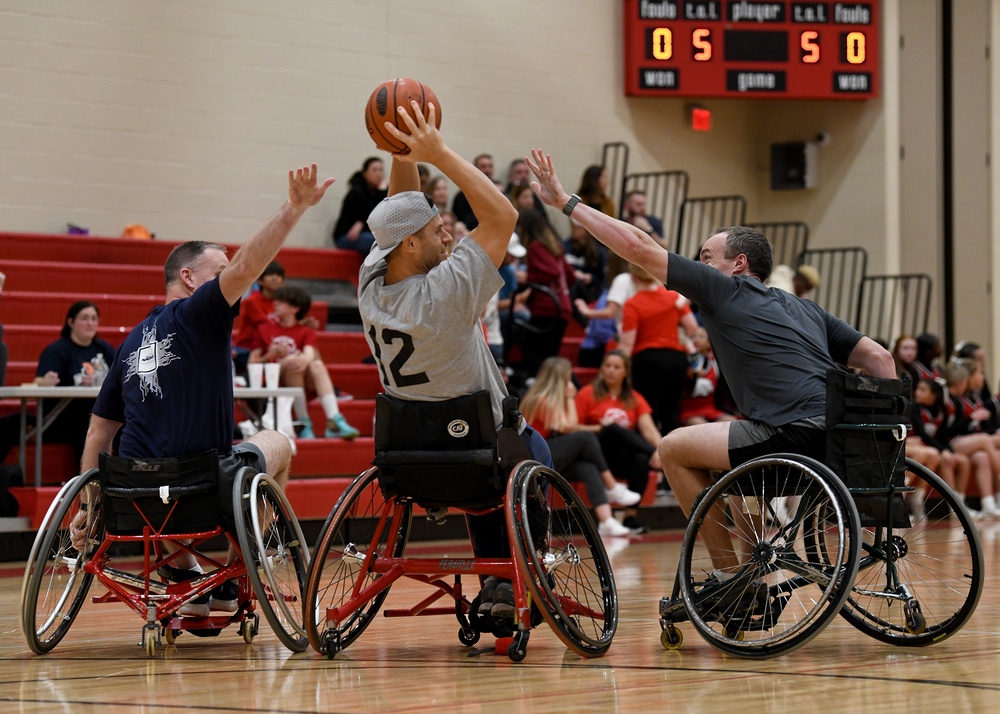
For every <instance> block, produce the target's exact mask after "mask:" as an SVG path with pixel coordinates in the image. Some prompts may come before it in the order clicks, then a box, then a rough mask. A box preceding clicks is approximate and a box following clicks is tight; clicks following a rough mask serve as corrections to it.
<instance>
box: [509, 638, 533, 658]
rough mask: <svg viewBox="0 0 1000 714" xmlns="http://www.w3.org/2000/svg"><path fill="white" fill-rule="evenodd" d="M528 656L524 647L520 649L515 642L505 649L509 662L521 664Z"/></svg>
mask: <svg viewBox="0 0 1000 714" xmlns="http://www.w3.org/2000/svg"><path fill="white" fill-rule="evenodd" d="M527 655H528V650H527V648H526V647H521V646H520V645H518V643H517V642H515V643H514V644H512V645H511V646H510V647H508V648H507V656H508V657H510V661H511V662H521V661H523V660H524V658H525V657H526V656H527Z"/></svg>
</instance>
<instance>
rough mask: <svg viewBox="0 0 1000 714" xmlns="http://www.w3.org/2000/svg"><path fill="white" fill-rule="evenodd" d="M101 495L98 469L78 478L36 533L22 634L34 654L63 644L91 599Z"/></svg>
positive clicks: (28, 569)
mask: <svg viewBox="0 0 1000 714" xmlns="http://www.w3.org/2000/svg"><path fill="white" fill-rule="evenodd" d="M102 496H103V492H102V490H101V484H100V481H99V480H98V473H97V469H91V470H90V471H87V472H86V473H85V474H81V475H80V476H76V477H75V478H73V479H72V480H70V482H69V483H67V484H66V485H65V486H63V487H62V489H61V490H60V491H59V494H58V495H57V496H56V498H55V500H54V501H53V502H52V505H51V506H49V510H48V513H46V514H45V520H43V521H42V525H41V527H40V528H39V529H38V535H37V536H36V537H35V542H34V545H32V547H31V554H30V555H29V556H28V564H27V567H26V568H25V571H24V580H23V581H22V584H21V632H23V633H24V637H25V639H26V640H27V642H28V647H30V648H31V651H32V652H34V653H35V654H45V653H46V652H48V651H49V650H51V649H52V648H53V647H55V646H56V645H57V644H59V642H60V640H62V638H63V637H64V636H65V635H66V633H67V632H68V631H69V628H70V625H72V624H73V620H74V618H76V614H77V613H78V612H79V611H80V607H81V606H82V605H83V601H84V600H85V599H86V597H87V591H88V590H89V589H90V583H91V581H92V580H93V575H91V574H90V573H86V572H84V565H85V564H86V563H87V561H88V560H89V558H90V556H92V555H93V554H94V552H95V551H97V549H98V548H99V547H100V545H101V543H102V542H103V541H104V508H103V505H104V504H103V498H102ZM81 503H86V510H80V504H81ZM74 517H76V518H77V519H78V520H79V530H78V531H77V537H76V538H75V539H74V538H73V537H72V536H71V532H70V523H71V521H72V520H73V519H74ZM74 540H75V545H74Z"/></svg>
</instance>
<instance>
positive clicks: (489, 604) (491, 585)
mask: <svg viewBox="0 0 1000 714" xmlns="http://www.w3.org/2000/svg"><path fill="white" fill-rule="evenodd" d="M499 583H500V578H498V577H497V576H495V575H490V576H489V577H487V578H486V580H485V581H484V582H483V589H482V590H480V591H479V609H478V610H477V611H476V612H478V613H479V614H480V615H489V614H491V613H492V611H493V597H494V594H495V593H496V587H497V585H498V584H499Z"/></svg>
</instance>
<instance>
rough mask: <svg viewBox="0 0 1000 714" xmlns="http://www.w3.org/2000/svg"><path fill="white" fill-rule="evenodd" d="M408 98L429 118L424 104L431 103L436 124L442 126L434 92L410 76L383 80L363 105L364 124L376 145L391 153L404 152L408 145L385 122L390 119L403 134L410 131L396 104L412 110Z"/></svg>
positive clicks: (439, 107)
mask: <svg viewBox="0 0 1000 714" xmlns="http://www.w3.org/2000/svg"><path fill="white" fill-rule="evenodd" d="M410 101H416V102H417V103H418V104H419V105H420V108H421V109H422V110H423V112H424V119H429V118H430V117H429V115H428V109H427V104H428V103H429V102H433V103H434V114H435V122H434V123H435V125H436V126H437V127H438V128H439V129H440V128H441V105H440V104H438V98H437V95H436V94H434V92H433V91H432V90H431V88H430V87H428V86H427V85H425V84H422V83H421V82H418V81H417V80H415V79H410V78H409V77H403V78H401V79H390V80H389V81H388V82H382V84H380V85H378V87H376V88H375V91H374V92H372V95H371V96H370V97H368V105H367V106H366V107H365V126H366V127H367V128H368V133H369V135H371V137H372V141H374V142H375V145H376V146H377V147H378V148H380V149H383V150H384V151H388V152H389V153H391V154H405V153H407V152H408V151H409V148H407V146H406V145H405V144H403V143H402V142H400V141H398V140H397V139H396V138H395V137H394V136H392V134H390V133H389V132H388V131H386V129H385V126H384V125H385V122H391V123H392V124H393V126H395V127H396V128H397V129H399V130H400V131H401V132H403V133H404V134H409V133H410V132H409V130H408V129H407V128H406V124H405V123H403V121H402V120H401V118H400V116H399V113H398V112H397V111H396V108H397V107H400V106H402V107H406V109H407V110H408V111H410V110H412V107H411V106H410Z"/></svg>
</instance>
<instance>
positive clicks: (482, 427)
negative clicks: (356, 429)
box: [372, 391, 528, 508]
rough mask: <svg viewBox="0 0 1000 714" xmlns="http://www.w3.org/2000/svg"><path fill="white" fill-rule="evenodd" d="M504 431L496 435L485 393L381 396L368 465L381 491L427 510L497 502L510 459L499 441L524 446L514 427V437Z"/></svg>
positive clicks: (497, 503)
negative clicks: (417, 397)
mask: <svg viewBox="0 0 1000 714" xmlns="http://www.w3.org/2000/svg"><path fill="white" fill-rule="evenodd" d="M513 403H514V409H515V410H516V400H514V402H513ZM506 431H508V430H507V429H501V433H500V435H499V437H498V432H497V431H496V428H495V426H494V423H493V409H492V406H491V402H490V395H489V393H488V392H486V391H481V392H476V393H475V394H471V395H468V396H462V397H457V398H455V399H448V400H446V401H440V402H427V401H408V400H402V399H397V398H395V397H391V396H389V395H386V394H379V395H378V396H377V397H376V400H375V460H374V461H373V462H372V463H373V464H374V465H375V466H377V467H378V468H379V484H380V486H381V488H382V493H383V495H384V496H386V497H387V498H388V497H390V496H393V497H397V498H411V499H413V500H414V501H416V502H417V503H418V504H420V505H421V506H424V507H426V508H440V507H445V506H452V507H457V508H487V507H494V506H498V505H500V504H501V503H502V501H503V496H504V492H505V490H506V487H507V469H506V468H505V465H507V464H508V462H509V459H507V458H504V459H501V457H500V452H499V450H498V440H499V442H502V443H503V444H505V445H510V446H512V447H513V448H515V449H516V448H517V445H518V444H520V445H521V446H524V443H523V442H522V441H521V439H520V437H518V436H517V433H516V431H515V430H514V429H509V431H510V432H512V435H513V439H512V438H511V434H510V433H504V432H506ZM526 452H527V447H524V453H522V455H521V456H520V458H528V456H527V453H526ZM515 458H517V457H515Z"/></svg>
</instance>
